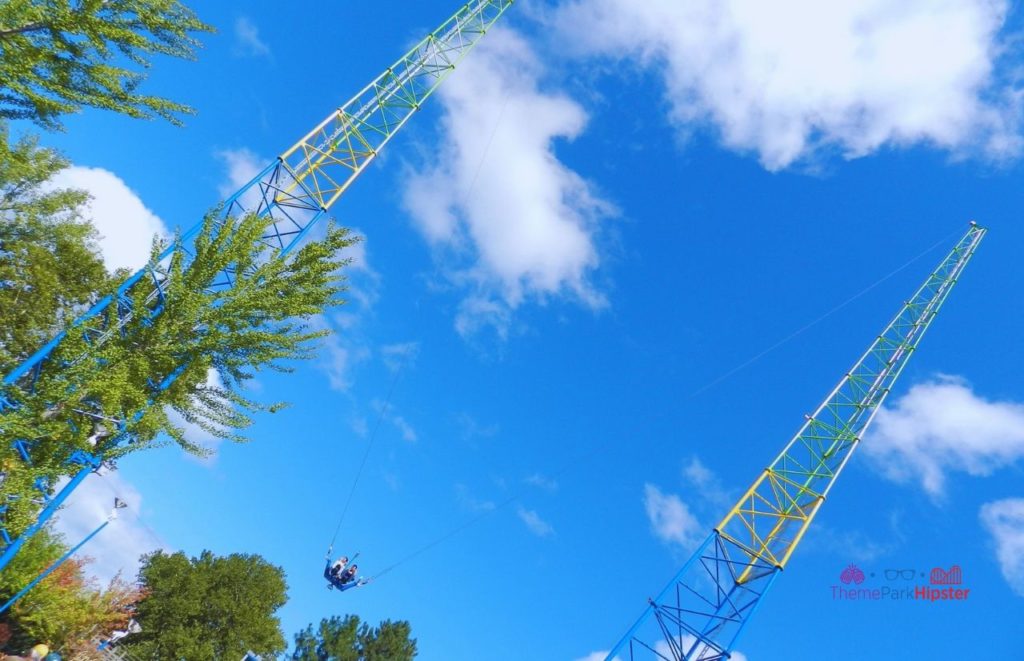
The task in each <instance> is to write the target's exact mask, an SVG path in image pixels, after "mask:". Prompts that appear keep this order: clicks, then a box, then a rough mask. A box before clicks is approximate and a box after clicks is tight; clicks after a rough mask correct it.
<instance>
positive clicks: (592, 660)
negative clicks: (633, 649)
mask: <svg viewBox="0 0 1024 661" xmlns="http://www.w3.org/2000/svg"><path fill="white" fill-rule="evenodd" d="M609 651H611V650H605V651H603V652H591V653H590V654H588V655H586V656H581V657H580V658H578V659H576V661H604V660H605V659H606V658H607V657H608V652H609ZM612 661H621V659H620V658H619V657H618V656H615V657H612Z"/></svg>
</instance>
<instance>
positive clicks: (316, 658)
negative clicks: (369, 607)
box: [292, 615, 416, 661]
mask: <svg viewBox="0 0 1024 661" xmlns="http://www.w3.org/2000/svg"><path fill="white" fill-rule="evenodd" d="M411 635H412V627H411V626H410V625H409V623H408V622H406V621H404V620H400V621H398V622H392V621H391V620H384V621H383V622H381V623H380V625H379V626H376V627H371V626H370V625H369V624H366V623H363V624H362V625H360V623H359V617H358V616H356V615H347V616H345V618H340V617H337V616H335V617H332V618H330V619H323V620H321V621H320V625H319V626H318V627H317V628H316V629H314V628H313V625H309V626H308V627H306V628H305V629H304V630H302V631H300V632H299V633H298V634H296V635H295V651H294V652H293V653H292V660H293V661H412V659H414V658H415V657H416V639H415V638H410V636H411Z"/></svg>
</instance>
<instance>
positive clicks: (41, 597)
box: [0, 529, 142, 659]
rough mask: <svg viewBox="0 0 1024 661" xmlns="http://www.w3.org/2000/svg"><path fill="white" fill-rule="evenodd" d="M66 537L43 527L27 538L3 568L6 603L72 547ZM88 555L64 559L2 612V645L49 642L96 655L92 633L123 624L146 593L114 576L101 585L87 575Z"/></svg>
mask: <svg viewBox="0 0 1024 661" xmlns="http://www.w3.org/2000/svg"><path fill="white" fill-rule="evenodd" d="M68 548H69V547H68V545H67V544H66V543H65V542H64V540H63V538H62V537H61V536H59V535H56V534H54V533H53V532H51V531H50V529H44V530H43V531H41V532H40V533H39V534H37V535H35V536H34V537H33V538H32V539H30V540H29V542H28V544H26V545H25V547H24V548H23V549H22V551H21V553H19V554H18V555H17V557H15V559H14V561H13V562H12V563H11V564H10V565H8V567H7V568H6V569H4V571H3V572H2V573H0V603H3V602H6V601H7V600H8V599H10V598H11V597H12V596H14V595H15V594H16V593H17V592H18V591H19V590H21V588H23V587H24V586H25V585H27V584H28V583H29V582H30V581H32V580H33V579H35V578H36V577H37V576H38V575H39V574H40V573H41V572H42V571H43V570H44V569H46V568H47V567H49V566H50V564H51V563H53V561H54V560H56V559H57V558H59V557H60V556H61V555H63V554H64V552H65V551H67V550H68ZM88 562H89V560H88V558H83V557H73V558H71V559H69V560H67V561H66V562H64V563H63V564H62V565H61V566H60V567H58V568H57V569H56V570H55V571H54V572H53V573H51V574H50V575H49V576H47V577H46V578H45V579H43V580H42V581H41V582H40V583H39V584H38V585H37V586H36V587H35V588H33V589H32V590H31V591H30V592H28V593H27V594H26V595H25V596H24V597H22V598H21V599H19V600H18V602H17V603H15V604H14V606H13V607H11V608H10V609H9V610H8V611H6V612H5V613H3V614H2V615H0V625H2V626H3V628H4V631H5V633H6V636H7V640H6V641H4V643H3V649H5V650H6V651H8V652H11V653H20V652H24V651H25V650H27V649H28V648H29V647H31V646H32V645H34V644H35V643H38V642H41V641H45V642H48V643H49V644H50V646H51V647H52V648H53V649H55V650H61V651H62V652H63V653H64V654H65V655H66V656H68V657H73V658H81V659H90V658H93V657H92V656H90V654H91V652H92V651H95V650H94V648H95V645H94V644H90V640H91V639H92V637H93V636H95V635H97V632H98V633H100V634H109V633H110V632H111V631H114V630H116V629H119V628H124V627H125V625H126V624H127V622H128V619H129V618H130V617H131V616H132V615H133V613H134V609H135V605H136V604H137V603H138V601H139V600H140V599H141V596H142V592H141V591H140V590H139V589H138V587H137V586H135V585H130V584H128V583H127V582H125V581H123V580H121V579H120V577H116V578H115V579H114V580H112V581H111V583H110V584H109V585H108V586H107V587H106V589H102V590H101V589H100V588H99V587H98V586H97V585H96V584H95V583H94V582H93V581H91V580H89V579H88V578H86V575H85V571H84V569H85V566H86V565H87V564H88Z"/></svg>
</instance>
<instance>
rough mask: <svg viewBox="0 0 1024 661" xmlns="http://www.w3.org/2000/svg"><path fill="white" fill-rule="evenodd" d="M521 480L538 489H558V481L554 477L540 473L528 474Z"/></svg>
mask: <svg viewBox="0 0 1024 661" xmlns="http://www.w3.org/2000/svg"><path fill="white" fill-rule="evenodd" d="M523 481H524V482H526V483H527V484H529V485H531V486H534V487H537V488H538V489H543V490H545V491H552V492H554V491H558V482H557V481H556V480H555V479H554V478H551V477H546V476H544V475H541V474H540V473H534V474H533V475H529V476H527V477H526V479H524V480H523Z"/></svg>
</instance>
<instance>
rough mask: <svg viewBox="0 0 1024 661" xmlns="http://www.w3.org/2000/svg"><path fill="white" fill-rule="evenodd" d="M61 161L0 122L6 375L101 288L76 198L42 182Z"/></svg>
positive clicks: (1, 338) (82, 196)
mask: <svg viewBox="0 0 1024 661" xmlns="http://www.w3.org/2000/svg"><path fill="white" fill-rule="evenodd" d="M68 165H69V164H68V162H67V161H66V160H65V159H64V158H62V157H61V156H60V155H59V154H57V153H56V152H54V151H53V150H49V149H41V148H40V147H39V145H38V140H37V139H35V138H32V137H25V138H22V139H21V140H19V141H18V142H16V143H13V144H12V143H11V142H10V139H9V136H8V130H7V127H6V125H5V124H3V123H2V122H0V373H2V374H7V373H8V372H9V371H10V370H11V369H12V368H13V367H14V366H15V365H17V364H18V363H20V362H21V361H22V360H24V359H25V358H27V357H28V356H29V355H30V354H31V353H32V352H33V351H35V350H36V349H38V348H39V346H40V345H42V344H43V343H45V342H46V341H47V340H49V339H50V338H51V337H53V335H54V334H56V332H57V330H58V329H59V328H61V327H62V326H64V325H66V324H67V323H68V322H69V321H70V320H71V318H72V317H73V316H74V315H75V314H77V313H78V312H79V311H81V310H82V309H83V308H84V307H86V306H88V305H89V304H91V303H92V302H94V301H95V298H96V296H97V294H98V292H100V291H101V290H103V289H104V288H106V287H107V286H108V276H107V271H106V269H105V268H104V266H103V260H102V259H101V258H100V255H99V251H98V249H97V247H96V230H95V229H94V228H93V227H92V225H90V224H89V223H88V222H86V221H84V220H82V218H81V215H80V210H81V208H82V205H83V204H84V203H85V202H86V201H87V200H88V195H87V194H86V193H84V192H82V191H75V190H66V189H63V190H56V189H53V188H51V187H47V186H46V185H45V184H46V182H47V181H48V180H49V179H50V178H51V177H53V175H55V174H56V173H57V172H58V171H60V170H62V169H63V168H66V167H67V166H68Z"/></svg>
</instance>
